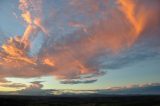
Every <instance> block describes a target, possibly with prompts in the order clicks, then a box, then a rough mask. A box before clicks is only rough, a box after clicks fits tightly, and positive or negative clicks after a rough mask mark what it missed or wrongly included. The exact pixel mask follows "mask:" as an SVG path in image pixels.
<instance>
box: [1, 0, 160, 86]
mask: <svg viewBox="0 0 160 106" xmlns="http://www.w3.org/2000/svg"><path fill="white" fill-rule="evenodd" d="M60 1H61V2H62V1H63V2H62V3H61V2H60V4H59V5H60V6H59V7H62V8H58V7H57V5H56V3H54V2H55V1H47V0H46V1H41V0H38V1H33V0H20V1H19V9H20V11H21V17H22V18H23V19H24V21H25V25H26V29H25V31H24V33H23V34H22V35H21V36H15V37H11V38H8V39H6V42H4V44H2V45H1V48H0V70H1V71H0V81H1V82H5V80H4V78H6V77H20V78H32V77H41V76H51V75H52V76H54V77H56V78H57V79H58V80H60V82H61V83H63V84H78V83H93V82H95V81H97V77H99V76H102V75H104V74H105V73H106V72H104V71H102V69H105V70H107V69H116V68H121V67H124V66H125V65H126V64H130V63H133V62H134V61H137V60H143V59H145V58H149V57H153V56H159V55H160V43H159V41H158V40H157V39H159V36H158V35H159V34H160V31H159V28H160V20H159V19H160V15H159V10H160V7H159V5H160V2H159V0H152V1H150V0H141V1H132V0H125V1H123V0H115V1H111V0H100V1H97V0H81V1H79V0H69V1H65V0H60ZM50 4H52V5H53V6H51V5H50ZM46 6H47V7H46ZM43 9H44V10H43ZM40 34H42V35H44V36H43V37H42V39H43V43H40V42H37V43H39V45H40V46H41V48H40V49H39V50H38V51H39V52H38V53H37V54H36V56H33V55H31V52H33V51H34V48H32V46H33V44H34V43H33V41H34V40H35V39H38V36H39V35H40ZM150 38H152V39H150ZM151 44H152V45H151ZM144 51H145V52H144ZM37 85H38V84H37Z"/></svg>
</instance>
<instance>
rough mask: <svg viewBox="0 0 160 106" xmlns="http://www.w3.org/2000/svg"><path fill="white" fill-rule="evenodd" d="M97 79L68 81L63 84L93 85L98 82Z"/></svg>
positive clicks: (62, 82)
mask: <svg viewBox="0 0 160 106" xmlns="http://www.w3.org/2000/svg"><path fill="white" fill-rule="evenodd" d="M96 81H97V79H93V80H84V81H83V80H77V81H76V80H71V81H69V80H67V81H61V84H80V83H84V84H88V83H93V82H96Z"/></svg>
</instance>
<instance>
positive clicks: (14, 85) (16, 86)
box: [0, 83, 27, 88]
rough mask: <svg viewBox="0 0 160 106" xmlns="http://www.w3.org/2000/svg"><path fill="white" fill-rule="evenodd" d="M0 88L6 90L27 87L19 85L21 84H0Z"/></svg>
mask: <svg viewBox="0 0 160 106" xmlns="http://www.w3.org/2000/svg"><path fill="white" fill-rule="evenodd" d="M0 86H1V87H7V88H25V87H27V86H26V85H25V84H21V83H11V84H9V83H8V84H0Z"/></svg>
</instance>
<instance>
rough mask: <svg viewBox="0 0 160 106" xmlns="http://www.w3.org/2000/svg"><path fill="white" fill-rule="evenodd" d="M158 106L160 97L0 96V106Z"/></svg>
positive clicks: (159, 105)
mask: <svg viewBox="0 0 160 106" xmlns="http://www.w3.org/2000/svg"><path fill="white" fill-rule="evenodd" d="M14 105H15V106H160V96H0V106H14Z"/></svg>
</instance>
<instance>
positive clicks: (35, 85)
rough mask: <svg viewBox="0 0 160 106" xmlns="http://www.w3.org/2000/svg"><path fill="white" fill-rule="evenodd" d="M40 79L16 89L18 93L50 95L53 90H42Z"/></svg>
mask: <svg viewBox="0 0 160 106" xmlns="http://www.w3.org/2000/svg"><path fill="white" fill-rule="evenodd" d="M41 83H42V81H34V82H31V85H30V86H28V87H26V88H24V89H21V90H19V91H17V93H18V94H19V95H50V94H51V93H52V91H53V90H49V89H47V90H44V89H42V88H43V84H41Z"/></svg>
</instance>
